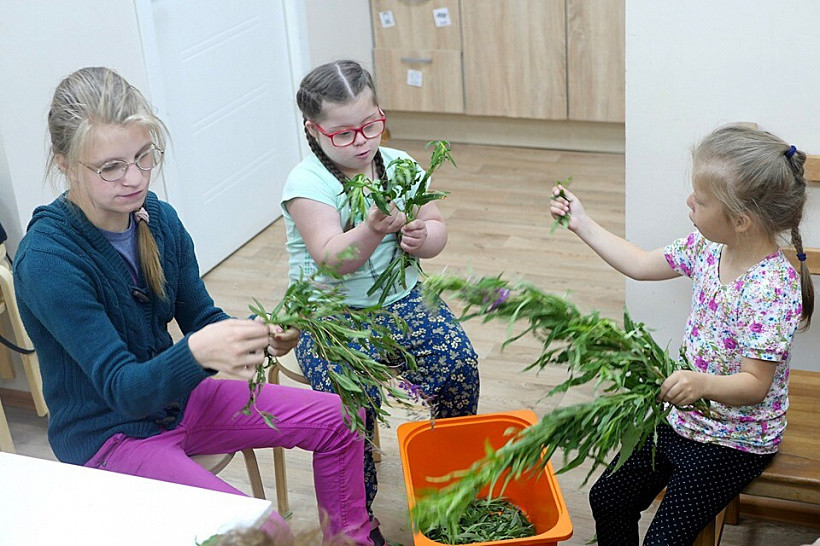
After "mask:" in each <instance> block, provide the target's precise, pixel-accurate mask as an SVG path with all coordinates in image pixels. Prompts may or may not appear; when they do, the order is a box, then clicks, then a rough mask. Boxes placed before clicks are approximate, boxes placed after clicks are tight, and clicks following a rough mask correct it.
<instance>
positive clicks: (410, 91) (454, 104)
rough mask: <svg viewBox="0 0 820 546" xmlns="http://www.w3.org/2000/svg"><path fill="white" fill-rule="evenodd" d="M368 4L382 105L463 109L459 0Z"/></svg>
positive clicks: (425, 109) (421, 109) (383, 0)
mask: <svg viewBox="0 0 820 546" xmlns="http://www.w3.org/2000/svg"><path fill="white" fill-rule="evenodd" d="M434 4H435V5H434ZM370 7H371V12H372V18H373V40H374V43H375V49H374V50H373V65H374V67H375V78H376V93H377V94H378V96H379V102H380V104H381V106H382V107H383V108H384V109H385V110H406V111H414V112H446V113H463V112H464V89H463V85H462V68H461V22H460V18H459V16H460V11H459V2H458V0H444V1H442V0H438V1H436V2H432V1H430V0H421V1H419V0H371V4H370Z"/></svg>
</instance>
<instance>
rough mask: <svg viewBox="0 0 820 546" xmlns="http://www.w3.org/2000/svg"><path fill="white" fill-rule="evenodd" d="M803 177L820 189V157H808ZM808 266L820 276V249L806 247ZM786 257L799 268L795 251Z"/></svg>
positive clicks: (812, 185)
mask: <svg viewBox="0 0 820 546" xmlns="http://www.w3.org/2000/svg"><path fill="white" fill-rule="evenodd" d="M803 176H804V178H805V179H806V183H807V184H808V185H809V187H810V188H817V189H820V155H807V156H806V164H805V165H804V166H803ZM803 250H804V251H805V253H806V264H808V266H809V271H811V272H812V274H813V275H820V248H818V247H806V248H804V249H803ZM785 252H786V255H787V256H788V257H789V259H790V260H791V262H792V264H794V266H795V267H797V255H796V254H795V251H794V249H786V250H785Z"/></svg>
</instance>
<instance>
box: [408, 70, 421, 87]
mask: <svg viewBox="0 0 820 546" xmlns="http://www.w3.org/2000/svg"><path fill="white" fill-rule="evenodd" d="M422 77H423V76H422V73H421V70H408V71H407V85H411V86H413V87H421V80H422Z"/></svg>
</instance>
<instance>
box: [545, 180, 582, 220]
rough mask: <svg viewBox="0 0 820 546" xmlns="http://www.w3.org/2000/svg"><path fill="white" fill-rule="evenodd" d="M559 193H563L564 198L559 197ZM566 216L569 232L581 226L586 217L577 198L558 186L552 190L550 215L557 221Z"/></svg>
mask: <svg viewBox="0 0 820 546" xmlns="http://www.w3.org/2000/svg"><path fill="white" fill-rule="evenodd" d="M561 191H563V192H564V195H565V196H566V197H561ZM567 214H569V225H568V226H567V227H568V228H569V230H570V231H575V230H576V229H578V226H579V225H581V222H583V220H584V218H585V217H586V212H585V211H584V206H583V205H582V204H581V202H580V201H579V200H578V198H577V197H575V195H574V194H573V193H572V192H570V191H569V190H568V189H566V188H565V187H564V186H562V185H561V184H558V185H556V186H555V187H554V188H552V199H550V215H551V216H552V217H553V218H554V219H556V220H557V219H558V218H561V217H563V216H566V215H567Z"/></svg>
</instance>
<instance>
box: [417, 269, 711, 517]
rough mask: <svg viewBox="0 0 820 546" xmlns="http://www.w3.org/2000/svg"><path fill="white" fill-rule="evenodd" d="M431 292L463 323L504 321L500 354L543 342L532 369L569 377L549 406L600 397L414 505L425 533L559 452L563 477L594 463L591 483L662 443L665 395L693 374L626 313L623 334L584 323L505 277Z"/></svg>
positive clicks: (528, 433) (562, 413) (446, 280)
mask: <svg viewBox="0 0 820 546" xmlns="http://www.w3.org/2000/svg"><path fill="white" fill-rule="evenodd" d="M424 289H425V292H426V293H427V294H428V295H436V296H438V295H440V294H441V293H443V292H454V295H455V297H456V298H458V299H460V300H462V301H463V302H464V303H465V306H464V309H463V312H462V316H461V319H462V320H466V319H469V318H472V317H476V316H480V317H482V320H483V321H485V322H486V321H489V320H493V319H497V320H506V321H507V324H508V326H507V339H506V341H505V342H504V344H503V345H502V347H505V346H506V345H507V344H509V343H511V342H513V341H515V340H517V339H519V338H520V337H522V336H524V335H527V334H531V335H533V336H534V337H535V338H536V339H538V340H540V341H541V342H542V352H541V354H540V355H539V356H538V357H537V358H536V360H535V361H534V362H532V363H531V364H529V365H528V366H527V367H526V368H525V369H527V370H529V369H533V368H536V369H542V368H544V367H545V366H548V365H554V364H561V365H564V366H566V367H567V369H568V371H569V373H570V375H569V378H568V379H567V380H566V381H564V382H563V383H561V384H559V385H557V386H556V387H554V388H553V389H552V390H551V391H550V392H549V393H548V396H549V395H552V394H555V393H558V392H564V391H566V390H567V389H569V388H570V387H573V386H576V385H581V384H584V383H588V382H591V381H594V383H595V385H596V387H597V388H598V389H599V390H600V391H602V395H601V396H599V397H597V398H596V399H595V400H593V401H591V402H587V403H583V404H577V405H573V406H569V407H566V408H562V409H558V410H555V411H553V412H552V413H549V414H547V415H545V416H544V417H543V418H542V419H541V421H540V422H539V423H537V424H536V425H533V426H531V427H528V428H526V429H524V430H522V431H521V432H520V433H518V434H517V435H516V436H515V437H513V438H512V439H511V440H510V441H509V442H508V443H507V444H506V445H504V446H503V447H501V448H500V449H498V450H497V451H493V450H492V449H489V448H488V450H487V455H486V457H485V458H484V459H481V460H479V461H477V462H475V463H474V464H473V465H472V467H470V468H469V469H466V470H463V471H458V472H456V473H454V474H452V475H451V476H447V477H445V478H442V479H452V478H453V477H458V478H459V481H457V482H454V483H453V484H450V485H448V486H447V487H445V488H443V489H441V490H439V491H437V492H436V493H434V494H432V495H430V496H427V497H424V498H422V499H420V500H419V502H418V503H417V504H416V505H415V507H414V509H413V512H412V517H413V521H414V523H415V525H416V526H417V527H418V528H419V529H421V530H422V532H424V530H425V529H429V528H432V527H433V526H437V525H438V526H445V527H448V526H449V527H451V528H455V527H456V526H457V522H458V519H459V517H460V516H461V514H462V513H463V512H464V510H465V509H466V506H467V505H468V504H469V502H470V501H471V500H472V499H473V498H475V496H476V495H477V494H478V492H479V491H480V490H481V488H482V487H484V486H485V485H487V484H495V483H496V481H497V480H499V479H502V476H505V472H508V471H509V473H508V474H506V477H504V478H503V480H504V483H505V484H506V483H508V482H509V481H510V480H512V479H517V478H518V477H520V476H522V475H523V474H525V473H527V472H533V471H540V470H541V469H543V467H544V465H545V464H546V461H547V460H549V458H550V457H551V456H552V455H553V453H554V452H555V451H556V450H559V449H560V450H562V451H563V457H564V459H563V462H564V464H563V466H562V467H561V468H560V469H559V470H558V472H565V471H567V470H569V469H572V468H575V467H577V466H578V465H580V464H581V463H582V462H583V461H584V460H586V459H588V458H590V459H592V467H591V468H590V470H589V473H588V474H587V476H586V478H585V480H584V483H586V480H588V479H589V477H590V476H591V475H592V473H593V472H594V471H595V469H596V468H598V467H599V466H601V465H606V456H607V454H608V453H609V452H611V451H612V450H615V449H617V448H618V447H620V455H619V458H618V461H617V463H616V465H615V470H617V469H618V468H620V466H621V465H622V464H623V463H624V462H625V460H626V459H627V457H629V455H630V454H631V453H632V452H633V451H634V450H635V449H636V448H638V447H640V446H642V445H643V444H644V443H645V442H646V440H647V438H648V437H649V436H650V435H651V436H652V437H653V442H654V441H656V438H655V436H654V434H655V429H656V427H657V426H658V425H659V424H660V423H662V422H663V421H664V420H665V418H666V415H667V414H668V412H669V410H670V407H668V406H667V405H665V404H663V403H661V402H660V401H658V393H659V390H660V385H661V384H662V383H663V381H664V380H665V379H666V378H667V377H668V376H669V375H670V374H671V373H672V372H674V371H675V370H677V369H681V368H689V364H688V362H687V361H686V359H685V358H684V359H682V360H681V361H680V362H678V361H675V360H673V359H672V358H671V357H670V356H669V354H668V353H667V352H666V351H665V350H663V349H661V348H660V347H659V346H658V344H657V343H656V342H655V341H654V339H653V338H652V336H651V335H650V334H649V333H648V332H647V330H646V328H645V327H644V325H643V324H642V323H636V322H633V321H632V320H631V319H630V318H629V315H628V313H626V312H624V328H623V329H621V328H619V327H618V326H617V325H616V324H615V322H614V321H612V320H610V319H606V318H601V317H600V316H599V315H598V314H597V313H590V314H583V313H581V312H580V311H579V310H578V308H577V307H576V306H574V305H573V304H571V303H569V302H568V301H567V300H566V299H564V298H561V297H558V296H555V295H552V294H547V293H544V292H542V291H540V290H539V289H538V288H536V287H535V286H533V285H531V284H530V283H527V282H525V281H521V282H519V283H517V284H515V285H510V284H509V283H508V282H507V281H505V280H503V279H501V278H500V276H499V277H484V278H479V279H475V280H471V279H463V278H459V277H456V276H452V275H444V274H442V275H435V276H432V277H428V278H427V279H426V280H425V282H424ZM519 321H524V322H525V324H526V326H525V328H524V329H523V331H521V332H518V333H514V332H513V326H514V324H515V323H517V322H519ZM690 409H694V410H697V411H700V412H702V413H704V414H708V413H709V411H710V409H709V402H708V401H707V400H699V401H698V402H696V403H695V404H694V405H693V406H692V407H691V408H690ZM573 453H574V454H575V455H574V456H573V455H572V454H573ZM433 481H436V480H433ZM490 490H491V491H492V487H491V489H490Z"/></svg>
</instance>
